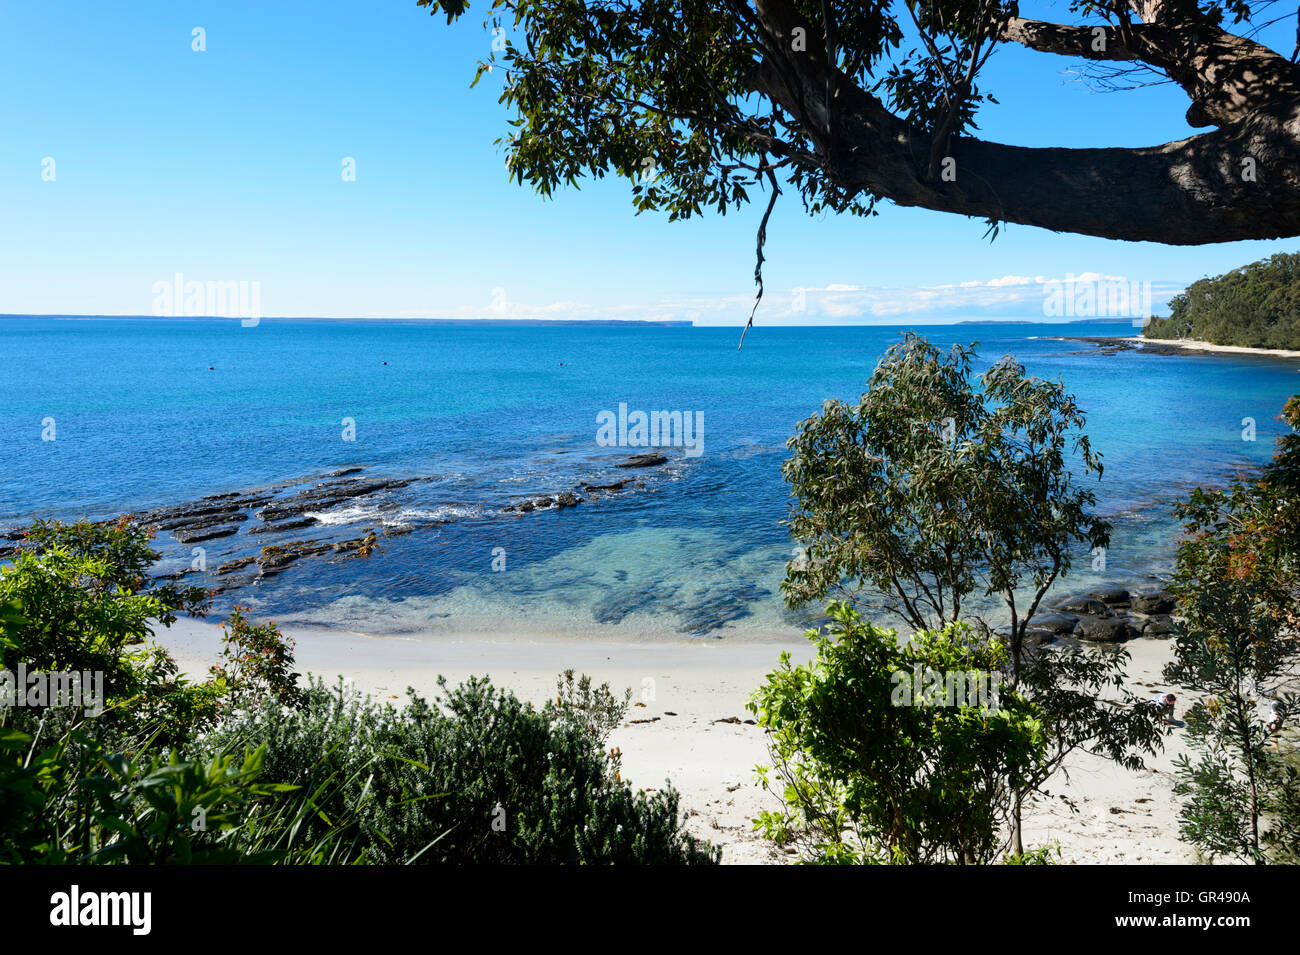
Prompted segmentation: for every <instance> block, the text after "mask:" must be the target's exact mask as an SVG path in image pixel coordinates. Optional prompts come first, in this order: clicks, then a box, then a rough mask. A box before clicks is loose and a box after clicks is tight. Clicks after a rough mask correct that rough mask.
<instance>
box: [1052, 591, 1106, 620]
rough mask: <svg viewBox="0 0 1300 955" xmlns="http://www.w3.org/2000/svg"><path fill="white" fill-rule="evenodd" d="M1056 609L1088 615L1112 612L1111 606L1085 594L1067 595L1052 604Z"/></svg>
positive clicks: (1098, 615) (1102, 614)
mask: <svg viewBox="0 0 1300 955" xmlns="http://www.w3.org/2000/svg"><path fill="white" fill-rule="evenodd" d="M1052 609H1053V610H1056V611H1058V612H1059V611H1064V612H1065V613H1074V614H1080V615H1087V616H1095V617H1104V616H1106V615H1107V614H1109V613H1110V608H1109V607H1107V606H1106V605H1105V604H1104V603H1102V602H1101V601H1100V600H1098V599H1097V598H1096V597H1086V596H1083V595H1079V596H1075V597H1066V598H1065V599H1064V600H1061V601H1058V602H1057V603H1055V604H1053V605H1052Z"/></svg>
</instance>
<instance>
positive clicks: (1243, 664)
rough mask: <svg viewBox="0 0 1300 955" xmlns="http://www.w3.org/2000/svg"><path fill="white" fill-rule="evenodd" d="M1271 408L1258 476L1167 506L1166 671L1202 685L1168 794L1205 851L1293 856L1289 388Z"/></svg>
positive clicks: (1299, 403) (1297, 822)
mask: <svg viewBox="0 0 1300 955" xmlns="http://www.w3.org/2000/svg"><path fill="white" fill-rule="evenodd" d="M1282 417H1283V420H1285V421H1286V422H1287V423H1288V424H1289V425H1290V426H1291V428H1292V430H1291V432H1290V433H1288V434H1284V435H1283V436H1282V437H1281V438H1280V439H1279V441H1278V450H1277V453H1276V455H1275V457H1274V458H1273V460H1272V462H1270V463H1269V464H1268V465H1267V466H1266V467H1265V468H1264V471H1263V474H1262V475H1260V476H1259V477H1258V478H1257V479H1254V480H1237V481H1234V482H1233V483H1232V484H1231V485H1230V486H1229V487H1227V488H1221V489H1215V490H1196V491H1194V492H1193V493H1192V494H1191V496H1190V498H1189V499H1188V500H1187V501H1185V502H1184V503H1183V504H1182V505H1181V506H1180V507H1179V509H1178V512H1179V516H1180V517H1181V518H1182V520H1183V521H1184V524H1185V533H1184V536H1183V538H1182V540H1181V541H1180V543H1179V545H1178V553H1177V569H1176V572H1175V575H1174V579H1173V581H1172V583H1171V587H1172V589H1173V590H1174V592H1175V593H1176V594H1177V595H1178V600H1179V612H1180V614H1181V616H1182V624H1181V626H1180V627H1179V628H1178V632H1177V639H1176V643H1175V657H1174V660H1173V662H1172V663H1170V664H1169V666H1168V667H1167V668H1166V671H1165V676H1166V678H1167V679H1169V680H1171V681H1172V682H1175V683H1178V684H1180V685H1181V686H1184V687H1187V688H1188V689H1191V690H1195V691H1198V692H1200V693H1202V694H1204V699H1202V700H1200V701H1198V702H1197V703H1195V704H1194V705H1193V706H1192V707H1191V709H1190V710H1188V712H1187V720H1186V721H1187V735H1188V739H1189V742H1190V745H1191V748H1192V750H1193V752H1194V753H1195V759H1192V758H1191V757H1188V756H1183V757H1181V758H1180V759H1179V760H1178V763H1177V773H1178V786H1177V790H1176V792H1177V793H1178V794H1179V795H1181V796H1184V797H1186V798H1185V801H1184V803H1183V806H1182V810H1181V820H1182V823H1181V833H1182V837H1183V838H1184V839H1185V840H1187V841H1188V842H1190V843H1191V844H1192V845H1193V846H1195V847H1196V848H1197V850H1198V851H1200V852H1201V853H1202V854H1203V855H1204V856H1206V857H1208V858H1210V859H1213V858H1217V857H1220V856H1225V857H1228V858H1231V859H1235V860H1240V861H1245V862H1286V863H1292V864H1294V863H1296V862H1297V861H1300V766H1298V765H1297V759H1296V755H1295V754H1294V753H1284V751H1283V749H1282V745H1281V739H1280V737H1281V729H1282V726H1283V725H1285V722H1286V718H1287V716H1288V715H1292V716H1293V715H1294V714H1296V713H1297V712H1300V696H1298V695H1297V694H1296V692H1295V689H1296V687H1295V677H1296V671H1297V665H1298V664H1300V646H1298V645H1297V632H1296V623H1297V619H1300V606H1298V605H1297V594H1300V573H1298V572H1300V567H1298V566H1297V558H1300V493H1298V492H1300V434H1297V432H1296V430H1295V429H1296V428H1297V426H1300V397H1294V398H1292V399H1291V400H1290V401H1289V402H1288V403H1287V405H1286V408H1285V409H1284V411H1283V415H1282ZM1266 703H1269V704H1271V705H1272V709H1271V712H1270V717H1261V715H1260V709H1261V706H1262V705H1264V704H1266ZM1274 720H1276V721H1277V722H1274Z"/></svg>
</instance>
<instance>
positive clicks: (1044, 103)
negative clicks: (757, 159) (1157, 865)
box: [0, 0, 1295, 324]
mask: <svg viewBox="0 0 1300 955" xmlns="http://www.w3.org/2000/svg"><path fill="white" fill-rule="evenodd" d="M481 9H482V7H481V6H480V10H481ZM1021 9H1022V15H1026V16H1034V15H1042V16H1043V17H1044V18H1047V19H1056V20H1065V19H1067V17H1068V12H1067V11H1066V9H1065V4H1064V3H1059V4H1045V3H1024V4H1022V7H1021ZM195 27H202V28H203V30H204V31H205V38H206V47H207V49H206V50H205V51H203V52H195V51H194V50H192V48H191V45H192V31H193V29H194V28H195ZM1293 29H1294V25H1293V24H1291V23H1289V22H1288V23H1285V24H1282V25H1280V26H1279V27H1278V28H1276V30H1275V32H1276V33H1277V35H1278V36H1279V37H1280V38H1282V39H1279V41H1278V43H1279V44H1284V43H1286V42H1287V40H1286V39H1285V38H1284V35H1287V34H1290V35H1293V34H1291V31H1292V30H1293ZM490 44H491V37H490V35H489V34H488V33H487V32H486V31H485V29H484V28H483V25H482V16H481V15H474V14H473V13H472V14H471V15H470V16H469V17H467V18H466V19H465V20H464V21H463V22H461V23H459V24H457V25H456V26H453V27H450V28H449V27H447V26H446V25H445V24H444V23H443V22H442V20H441V19H434V18H431V17H430V16H429V15H428V14H427V13H426V12H425V11H424V10H423V9H422V8H420V7H417V6H416V4H415V0H400V2H398V0H371V2H369V3H364V4H363V3H356V2H352V3H342V2H336V0H314V2H311V3H306V2H298V0H263V2H249V0H224V2H219V3H218V2H197V0H189V2H185V3H177V2H175V0H172V2H145V0H133V2H131V3H114V4H106V3H102V2H97V3H91V2H82V0H67V2H64V3H60V4H36V3H18V2H14V0H3V3H2V4H0V89H2V90H3V95H0V129H3V131H4V133H3V135H2V136H0V222H2V223H3V228H2V229H0V313H19V314H150V312H151V311H152V309H153V305H154V299H155V292H154V287H155V283H158V282H160V281H171V280H172V277H173V276H174V275H175V274H176V273H181V274H183V275H184V276H185V278H186V279H187V280H199V281H222V282H223V281H230V280H235V281H248V282H258V283H260V285H259V288H260V297H261V311H262V314H264V315H268V316H273V315H294V316H306V315H311V316H329V317H350V316H357V317H367V316H393V317H398V316H409V317H449V318H473V317H538V318H546V317H553V318H650V319H659V318H675V319H687V318H689V319H692V320H694V321H696V322H697V323H700V324H740V323H743V321H744V317H745V316H746V315H747V313H748V309H749V305H750V303H751V302H752V295H753V279H752V273H753V255H754V249H753V246H754V230H755V227H756V225H757V222H758V218H759V216H760V214H761V208H759V207H758V206H750V207H747V208H745V209H742V210H741V211H740V212H739V213H738V214H737V213H733V214H729V215H727V216H726V217H720V216H717V215H708V216H706V217H704V218H701V219H697V220H693V221H690V222H686V223H680V222H679V223H668V222H667V221H666V218H665V217H662V216H656V215H653V214H646V215H642V216H635V215H634V214H633V210H632V206H631V202H630V189H629V186H628V184H626V183H624V182H621V181H614V180H606V181H602V182H591V183H587V184H585V185H584V186H583V188H582V189H581V190H580V191H574V190H569V191H565V192H562V193H560V194H558V195H557V196H556V197H555V198H553V199H552V200H549V201H543V200H542V199H541V198H539V197H538V196H537V195H535V194H534V193H533V192H532V191H531V189H529V188H527V187H524V188H521V187H519V186H516V185H512V184H511V183H509V182H508V181H507V179H506V173H505V169H504V157H503V155H502V153H501V152H500V151H499V149H498V147H496V146H495V145H494V144H493V140H495V139H496V138H497V137H498V136H500V135H502V133H503V132H504V131H505V119H506V114H505V112H504V110H503V109H502V108H501V107H499V106H498V105H497V102H496V98H497V90H498V89H499V82H498V81H497V80H496V79H495V78H487V79H485V80H484V81H483V82H482V83H480V84H479V86H478V87H476V88H474V89H472V90H471V89H470V88H469V83H470V80H471V79H472V77H473V73H474V67H475V64H476V62H477V61H478V60H479V59H480V58H484V57H486V56H487V54H488V52H489V48H490ZM1288 50H1289V47H1288ZM1071 65H1072V64H1071V63H1070V62H1069V61H1068V60H1065V59H1063V58H1060V57H1054V56H1050V55H1046V54H1038V53H1033V52H1030V51H1027V50H1022V49H1020V48H1013V47H1006V48H1003V49H1001V50H999V51H998V53H997V54H995V56H994V57H993V59H992V60H991V61H990V64H989V66H988V68H987V70H986V73H985V75H984V84H985V86H986V87H987V88H989V89H991V90H993V92H994V93H995V95H996V96H997V97H998V99H999V100H1000V105H998V106H992V107H989V108H988V109H987V110H986V111H985V112H983V113H982V114H981V119H980V123H981V135H983V136H984V137H985V138H989V139H994V140H999V141H1003V142H1012V143H1018V144H1022V145H1029V146H1037V145H1044V146H1045V145H1057V146H1102V145H1132V146H1138V145H1149V144H1154V143H1158V142H1163V141H1168V140H1173V139H1179V138H1183V137H1185V136H1188V135H1191V134H1192V132H1193V131H1191V130H1189V129H1188V127H1187V126H1186V125H1185V124H1184V123H1183V121H1182V115H1183V111H1184V110H1185V108H1186V105H1187V104H1186V100H1185V97H1184V95H1183V94H1182V92H1181V91H1180V90H1178V89H1177V88H1176V87H1172V86H1164V87H1156V88H1150V89H1144V90H1139V91H1136V92H1132V93H1126V94H1097V93H1093V92H1090V91H1088V90H1087V89H1086V88H1085V86H1084V85H1083V84H1081V83H1078V82H1070V81H1068V77H1067V76H1065V75H1063V71H1065V70H1067V69H1068V68H1069V67H1070V66H1071ZM47 157H49V158H52V159H53V160H54V170H55V178H54V181H45V180H44V179H43V178H42V169H43V162H44V160H46V158H47ZM345 157H352V158H354V159H355V161H356V181H355V182H345V181H343V178H342V176H341V169H342V163H343V160H344V158H345ZM983 232H984V225H983V223H982V222H979V221H972V220H967V219H963V218H960V217H954V216H950V215H941V214H938V213H932V212H928V211H923V210H915V209H900V208H894V207H892V206H889V205H888V204H886V205H885V206H884V207H883V209H882V213H881V215H879V216H877V217H875V218H873V219H870V220H860V219H853V218H849V217H844V218H836V217H834V216H822V217H819V218H816V219H813V218H809V217H807V216H805V215H804V214H803V212H802V209H801V207H800V206H799V203H798V202H797V200H796V198H795V197H794V196H793V195H787V196H786V197H785V199H784V200H783V201H782V202H781V203H780V204H778V207H777V211H776V213H775V215H774V217H773V222H772V225H771V227H770V228H769V243H768V263H767V267H766V272H765V275H766V280H767V287H768V298H767V299H766V300H765V303H764V306H763V307H762V308H761V309H760V311H759V317H758V321H759V322H760V323H761V322H767V323H769V324H778V323H779V324H798V323H808V324H825V323H830V322H856V321H865V322H884V323H890V324H893V323H897V322H900V321H906V322H910V323H918V324H919V323H922V322H923V321H925V320H927V319H928V320H934V321H951V320H958V319H962V318H975V319H990V318H1001V317H1006V318H1020V319H1025V318H1041V316H1042V313H1043V309H1042V302H1043V298H1044V296H1043V288H1044V286H1043V280H1045V279H1064V278H1066V277H1067V276H1068V275H1076V276H1082V275H1103V276H1115V277H1123V278H1126V279H1128V280H1130V281H1134V282H1150V283H1152V289H1153V298H1154V300H1155V306H1156V309H1157V311H1159V310H1160V304H1161V302H1162V301H1163V300H1167V298H1168V296H1169V295H1170V294H1172V293H1173V292H1174V291H1176V290H1177V289H1178V288H1180V287H1182V286H1183V285H1185V284H1187V283H1188V282H1191V281H1194V280H1195V279H1197V278H1199V277H1201V276H1203V275H1206V274H1215V273H1218V272H1221V271H1224V270H1227V269H1230V268H1233V267H1236V266H1238V265H1241V264H1244V263H1246V262H1249V261H1252V260H1254V259H1257V258H1260V257H1262V256H1265V255H1269V254H1272V253H1273V252H1278V251H1292V250H1294V248H1295V245H1294V243H1288V242H1234V243H1227V244H1223V245H1216V246H1203V247H1196V248H1174V247H1165V246H1158V245H1153V244H1148V243H1123V242H1110V241H1105V240H1101V239H1092V238H1086V237H1081V236H1068V235H1057V234H1054V233H1051V232H1047V231H1044V230H1041V229H1033V228H1029V227H1023V226H1014V225H1013V226H1010V227H1009V228H1008V229H1006V231H1004V233H1003V234H1002V235H1001V236H1000V237H999V238H998V239H997V240H996V241H995V242H992V243H989V242H988V241H986V240H984V239H983V238H982V235H983ZM796 289H804V290H808V291H805V292H804V293H803V303H804V307H803V309H802V310H797V309H796V307H795V303H796V301H797V298H796V292H795V290H796Z"/></svg>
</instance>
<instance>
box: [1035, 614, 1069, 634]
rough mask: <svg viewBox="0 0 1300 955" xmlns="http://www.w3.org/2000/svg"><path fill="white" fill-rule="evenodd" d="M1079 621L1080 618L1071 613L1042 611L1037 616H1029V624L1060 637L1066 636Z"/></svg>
mask: <svg viewBox="0 0 1300 955" xmlns="http://www.w3.org/2000/svg"><path fill="white" fill-rule="evenodd" d="M1078 622H1079V618H1078V617H1076V616H1075V615H1074V614H1069V613H1040V614H1038V615H1037V616H1034V617H1030V618H1029V626H1030V628H1031V629H1034V630H1045V631H1047V632H1048V633H1051V634H1054V635H1056V636H1058V637H1063V636H1066V635H1068V634H1070V633H1072V632H1073V631H1074V626H1075V624H1077V623H1078Z"/></svg>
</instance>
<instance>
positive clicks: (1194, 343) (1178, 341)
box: [1121, 335, 1300, 359]
mask: <svg viewBox="0 0 1300 955" xmlns="http://www.w3.org/2000/svg"><path fill="white" fill-rule="evenodd" d="M1121 341H1126V342H1136V343H1137V344H1140V345H1168V346H1170V347H1172V348H1178V349H1180V350H1182V351H1189V352H1208V353H1211V354H1224V355H1260V356H1264V357H1269V358H1295V359H1300V351H1298V350H1295V349H1290V348H1249V347H1246V346H1244V345H1215V344H1214V343H1213V342H1203V341H1198V340H1196V339H1194V338H1143V337H1142V336H1141V335H1130V336H1128V337H1125V338H1122V339H1121Z"/></svg>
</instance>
